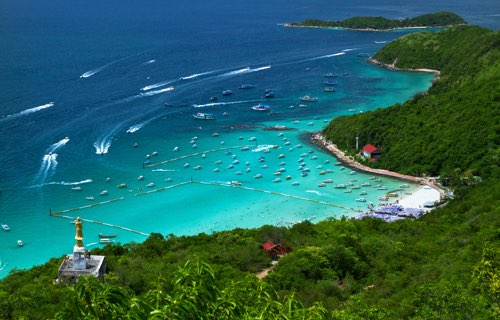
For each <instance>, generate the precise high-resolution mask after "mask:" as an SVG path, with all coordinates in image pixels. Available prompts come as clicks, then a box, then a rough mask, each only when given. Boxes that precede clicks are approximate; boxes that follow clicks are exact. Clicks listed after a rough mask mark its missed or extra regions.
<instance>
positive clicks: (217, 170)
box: [212, 168, 220, 172]
mask: <svg viewBox="0 0 500 320" xmlns="http://www.w3.org/2000/svg"><path fill="white" fill-rule="evenodd" d="M212 171H213V172H219V171H220V169H219V168H215V169H213V170H212Z"/></svg>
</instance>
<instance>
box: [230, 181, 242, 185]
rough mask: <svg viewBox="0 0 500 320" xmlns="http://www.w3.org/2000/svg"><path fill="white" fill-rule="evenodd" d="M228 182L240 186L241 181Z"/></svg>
mask: <svg viewBox="0 0 500 320" xmlns="http://www.w3.org/2000/svg"><path fill="white" fill-rule="evenodd" d="M229 184H230V185H232V186H241V182H239V181H231V182H229Z"/></svg>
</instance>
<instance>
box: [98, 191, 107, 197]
mask: <svg viewBox="0 0 500 320" xmlns="http://www.w3.org/2000/svg"><path fill="white" fill-rule="evenodd" d="M99 194H100V195H101V196H106V195H108V194H109V192H108V190H102V191H101V192H100V193H99Z"/></svg>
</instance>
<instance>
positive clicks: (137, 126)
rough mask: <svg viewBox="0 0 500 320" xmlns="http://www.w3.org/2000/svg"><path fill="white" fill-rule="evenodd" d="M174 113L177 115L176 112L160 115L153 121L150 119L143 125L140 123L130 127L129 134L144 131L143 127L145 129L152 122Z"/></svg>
mask: <svg viewBox="0 0 500 320" xmlns="http://www.w3.org/2000/svg"><path fill="white" fill-rule="evenodd" d="M172 113H176V111H173V112H168V113H166V114H160V115H157V116H156V117H153V118H151V119H148V120H146V121H143V122H141V123H138V124H135V125H133V126H130V127H129V128H128V129H127V133H134V132H136V131H139V130H140V129H142V127H144V126H145V125H147V124H148V123H150V122H151V121H153V120H156V119H158V118H160V117H163V116H166V115H168V114H172Z"/></svg>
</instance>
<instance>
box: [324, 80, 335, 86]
mask: <svg viewBox="0 0 500 320" xmlns="http://www.w3.org/2000/svg"><path fill="white" fill-rule="evenodd" d="M323 84H325V85H327V86H335V85H337V82H336V81H331V80H325V81H323Z"/></svg>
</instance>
